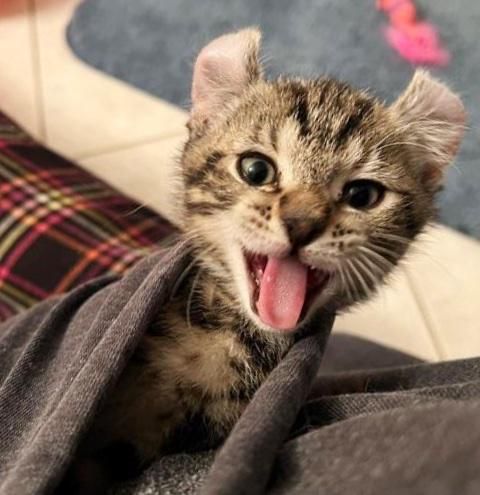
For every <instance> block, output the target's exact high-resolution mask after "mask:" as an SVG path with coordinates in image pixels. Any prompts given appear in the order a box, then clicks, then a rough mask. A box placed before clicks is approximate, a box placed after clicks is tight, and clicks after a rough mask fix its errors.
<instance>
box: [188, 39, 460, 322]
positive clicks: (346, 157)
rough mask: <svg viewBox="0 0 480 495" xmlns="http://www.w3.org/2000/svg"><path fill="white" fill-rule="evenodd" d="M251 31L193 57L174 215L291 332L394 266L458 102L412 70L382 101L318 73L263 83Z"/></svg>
mask: <svg viewBox="0 0 480 495" xmlns="http://www.w3.org/2000/svg"><path fill="white" fill-rule="evenodd" d="M259 43H260V34H259V32H258V31H256V30H251V29H249V30H243V31H240V32H237V33H233V34H228V35H225V36H222V37H220V38H218V39H216V40H214V41H213V42H211V43H210V44H209V45H207V46H206V47H205V48H204V49H203V50H202V51H201V52H200V55H199V56H198V58H197V61H196V64H195V69H194V77H193V87H192V109H191V116H190V121H189V130H190V138H189V140H188V142H187V144H186V146H185V149H184V153H183V158H182V166H183V180H184V185H185V189H184V222H185V223H184V226H185V231H186V233H187V235H190V236H191V238H192V242H193V244H194V246H195V247H196V248H197V251H198V254H199V257H200V259H201V260H202V262H203V263H204V264H205V265H206V266H207V267H208V269H209V270H211V271H212V273H214V274H215V276H216V277H217V278H218V279H219V281H221V282H222V284H223V285H225V286H226V287H227V288H228V290H229V291H230V293H231V295H232V298H233V300H234V301H235V302H236V304H238V307H239V309H240V310H241V311H242V312H243V313H244V314H245V315H247V316H248V317H249V318H250V319H251V320H253V322H254V323H255V324H256V325H257V326H258V327H260V328H263V329H266V330H277V331H283V332H289V331H294V330H296V329H298V328H300V327H301V326H302V325H303V323H305V322H306V321H308V319H309V318H310V317H311V315H312V314H313V313H314V312H315V311H317V310H319V309H320V308H326V307H328V308H329V309H339V308H343V307H346V306H348V305H350V304H352V303H355V302H357V301H360V300H363V299H365V298H366V297H368V296H369V295H370V294H371V293H372V292H374V291H375V289H376V288H377V287H378V286H379V284H381V282H382V281H383V280H384V278H385V276H386V275H387V274H388V273H389V272H390V271H391V270H392V269H393V268H394V267H395V265H396V264H397V263H398V261H399V260H400V258H401V257H402V256H403V255H404V253H405V252H406V250H407V248H408V246H409V244H410V242H411V241H412V240H413V239H414V238H415V236H416V235H417V234H418V233H419V232H420V231H421V230H422V228H423V227H424V226H425V224H426V223H427V222H428V221H429V220H431V219H432V217H433V215H434V212H435V209H434V196H435V193H436V192H437V191H438V190H439V188H440V186H441V184H442V180H443V176H444V174H445V170H446V168H447V166H448V165H449V164H450V162H451V161H452V160H453V158H454V156H455V154H456V152H457V149H458V147H459V144H460V141H461V139H462V134H463V129H464V124H465V113H464V109H463V105H462V103H461V101H460V100H459V98H458V97H457V96H456V95H454V94H453V93H452V92H451V91H450V90H449V89H448V88H447V87H446V86H445V85H443V84H442V83H440V82H438V81H436V80H434V79H432V78H431V77H430V76H429V75H428V73H426V72H423V71H418V72H417V73H416V74H415V76H414V77H413V79H412V81H411V83H410V84H409V86H408V87H407V88H406V90H405V91H404V93H403V94H402V95H401V96H400V97H399V98H398V99H397V101H396V102H395V103H394V104H393V105H391V106H385V105H383V104H382V103H381V102H379V101H378V100H376V99H375V98H373V97H372V96H369V95H368V94H366V93H365V92H363V91H358V90H355V89H353V88H351V87H350V86H349V85H347V84H344V83H340V82H337V81H334V80H332V79H328V78H320V79H315V80H303V79H287V78H280V79H278V80H276V81H268V80H266V79H265V78H264V77H263V75H262V68H261V65H260V63H259V58H258V52H259Z"/></svg>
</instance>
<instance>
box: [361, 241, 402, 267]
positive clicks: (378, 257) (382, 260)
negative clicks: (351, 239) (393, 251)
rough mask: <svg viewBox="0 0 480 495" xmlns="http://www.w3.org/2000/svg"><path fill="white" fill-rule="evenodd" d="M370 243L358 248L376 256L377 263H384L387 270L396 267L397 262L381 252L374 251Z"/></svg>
mask: <svg viewBox="0 0 480 495" xmlns="http://www.w3.org/2000/svg"><path fill="white" fill-rule="evenodd" d="M369 245H370V244H368V245H366V246H359V248H358V249H360V251H363V252H364V253H365V254H367V255H369V256H371V257H373V258H375V260H376V262H377V263H380V264H382V265H383V266H384V267H385V269H386V271H390V270H392V268H394V267H395V264H394V263H393V262H392V261H390V260H389V259H387V258H385V257H384V256H382V255H381V254H379V253H377V252H376V251H373V250H372V249H371V248H370V247H369Z"/></svg>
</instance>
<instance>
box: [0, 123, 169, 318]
mask: <svg viewBox="0 0 480 495" xmlns="http://www.w3.org/2000/svg"><path fill="white" fill-rule="evenodd" d="M172 230H173V228H172V226H171V225H170V224H169V223H168V222H167V221H166V220H164V219H162V218H161V217H160V216H159V215H157V214H155V213H154V212H152V211H151V210H149V209H148V208H142V207H140V206H139V205H138V204H137V203H136V202H134V201H133V200H131V199H129V198H127V197H126V196H124V195H122V194H120V193H119V192H118V191H116V190H115V189H113V188H111V187H110V186H108V185H107V184H105V183H104V182H102V181H101V180H99V179H97V178H96V177H94V176H92V175H91V174H89V173H88V172H87V171H85V170H83V169H81V168H80V167H78V166H76V165H75V164H73V163H72V162H70V161H68V160H65V159H63V158H61V157H60V156H58V155H56V154H55V153H52V152H50V151H49V150H47V149H45V148H44V147H43V146H41V145H40V144H38V143H36V142H35V141H33V140H32V139H31V138H30V137H29V136H28V135H26V134H25V133H24V131H23V130H22V129H21V128H19V127H18V126H17V125H16V124H15V123H14V122H12V121H11V120H10V119H8V118H7V117H6V116H5V115H3V114H1V113H0V321H2V320H6V319H7V318H8V317H10V316H12V315H13V314H15V313H18V312H19V311H20V310H23V309H25V308H27V307H29V306H32V305H33V304H35V303H36V302H38V301H40V300H43V299H45V298H47V297H48V296H50V295H52V294H60V293H64V292H67V291H69V290H71V289H72V288H73V287H76V286H78V285H80V284H82V283H84V282H86V281H87V280H91V279H93V278H96V277H100V276H102V275H107V274H112V275H119V274H122V273H123V272H124V271H125V270H126V269H127V268H129V267H130V266H132V265H133V264H134V263H136V262H137V261H138V260H139V259H140V258H142V257H143V256H145V255H146V254H147V253H149V252H151V251H152V249H153V248H154V246H155V245H156V243H158V241H160V240H161V239H163V238H164V237H165V236H166V235H167V234H169V233H170V232H172Z"/></svg>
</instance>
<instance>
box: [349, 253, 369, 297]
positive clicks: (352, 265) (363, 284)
mask: <svg viewBox="0 0 480 495" xmlns="http://www.w3.org/2000/svg"><path fill="white" fill-rule="evenodd" d="M355 261H356V260H355V259H354V258H351V259H349V260H347V263H348V264H349V265H350V268H351V270H352V272H353V274H354V275H355V278H356V280H357V281H358V283H359V285H360V288H361V289H363V292H364V293H365V294H370V292H371V290H370V288H369V287H368V285H367V283H366V282H365V279H364V277H363V276H362V273H361V272H360V271H359V269H358V266H357V264H356V262H355ZM358 294H360V291H358Z"/></svg>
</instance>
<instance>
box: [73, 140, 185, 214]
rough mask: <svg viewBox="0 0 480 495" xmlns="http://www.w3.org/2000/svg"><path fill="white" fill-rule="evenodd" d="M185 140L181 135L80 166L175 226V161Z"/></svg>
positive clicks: (102, 157)
mask: <svg viewBox="0 0 480 495" xmlns="http://www.w3.org/2000/svg"><path fill="white" fill-rule="evenodd" d="M185 139H186V132H182V133H181V134H179V135H177V136H175V137H172V138H169V139H162V140H160V141H155V142H151V143H146V144H143V145H140V146H135V147H132V148H128V149H122V150H118V151H114V152H111V153H105V154H102V155H98V156H94V157H90V158H85V159H83V160H81V161H80V163H81V165H82V166H84V167H85V168H86V169H88V170H90V171H91V172H92V173H94V174H96V175H97V176H99V177H101V178H103V179H104V180H105V181H107V182H109V183H110V184H113V185H114V186H115V187H117V188H118V189H119V190H121V191H123V192H125V193H126V194H128V195H130V196H131V197H133V198H134V199H136V200H137V201H139V202H140V203H141V204H146V205H148V206H150V207H152V208H153V209H155V210H157V211H158V212H160V213H161V214H162V215H164V216H166V217H167V218H169V219H170V220H171V221H173V222H174V223H175V219H176V218H177V213H176V204H177V201H178V194H177V193H176V189H175V182H176V181H175V178H176V173H177V172H176V158H178V156H179V154H180V150H181V147H182V145H183V143H184V141H185Z"/></svg>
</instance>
